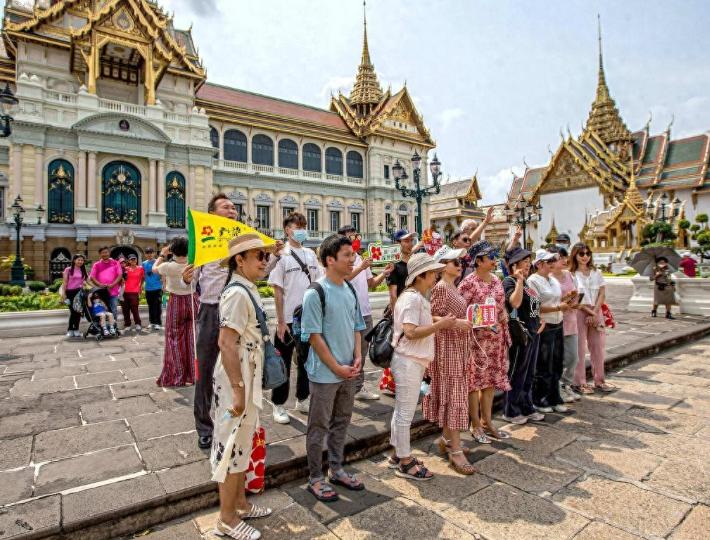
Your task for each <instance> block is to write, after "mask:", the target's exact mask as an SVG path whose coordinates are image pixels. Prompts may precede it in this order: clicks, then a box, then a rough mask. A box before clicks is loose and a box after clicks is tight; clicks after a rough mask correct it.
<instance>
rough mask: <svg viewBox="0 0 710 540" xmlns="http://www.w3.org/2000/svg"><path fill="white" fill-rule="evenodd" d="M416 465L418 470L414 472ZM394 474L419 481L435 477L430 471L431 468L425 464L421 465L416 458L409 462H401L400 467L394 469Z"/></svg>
mask: <svg viewBox="0 0 710 540" xmlns="http://www.w3.org/2000/svg"><path fill="white" fill-rule="evenodd" d="M414 467H416V468H417V471H416V472H412V469H413V468H414ZM394 474H395V475H397V476H399V477H400V478H407V479H409V480H415V481H417V482H423V481H426V480H431V479H432V478H434V475H433V474H431V473H430V472H429V469H427V468H426V467H425V466H424V465H419V464H418V463H417V461H416V460H415V459H412V461H410V462H409V463H407V464H403V463H401V464H400V465H399V468H398V469H397V470H396V471H394Z"/></svg>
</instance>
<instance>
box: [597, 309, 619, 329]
mask: <svg viewBox="0 0 710 540" xmlns="http://www.w3.org/2000/svg"><path fill="white" fill-rule="evenodd" d="M601 312H602V317H604V326H606V327H607V328H616V319H615V318H614V313H613V312H612V311H611V308H610V307H609V306H608V305H607V304H602V306H601Z"/></svg>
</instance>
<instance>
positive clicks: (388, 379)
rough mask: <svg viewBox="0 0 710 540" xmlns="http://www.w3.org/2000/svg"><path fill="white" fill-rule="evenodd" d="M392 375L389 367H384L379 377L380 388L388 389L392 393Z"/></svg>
mask: <svg viewBox="0 0 710 540" xmlns="http://www.w3.org/2000/svg"><path fill="white" fill-rule="evenodd" d="M394 388H395V386H394V377H393V376H392V372H391V371H390V368H385V369H384V371H383V372H382V378H381V379H380V390H389V391H390V392H392V393H393V394H394Z"/></svg>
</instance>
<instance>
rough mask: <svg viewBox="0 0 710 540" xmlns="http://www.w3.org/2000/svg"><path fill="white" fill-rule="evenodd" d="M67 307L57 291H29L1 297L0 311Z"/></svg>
mask: <svg viewBox="0 0 710 540" xmlns="http://www.w3.org/2000/svg"><path fill="white" fill-rule="evenodd" d="M60 308H66V306H65V305H64V304H63V303H62V299H61V298H60V297H59V295H58V294H55V293H28V294H20V295H13V296H2V297H0V312H7V311H37V310H44V309H60Z"/></svg>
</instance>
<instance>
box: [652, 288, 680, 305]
mask: <svg viewBox="0 0 710 540" xmlns="http://www.w3.org/2000/svg"><path fill="white" fill-rule="evenodd" d="M653 303H654V304H660V305H664V306H675V305H676V301H675V287H674V286H673V285H666V286H665V287H664V288H663V290H661V289H659V288H658V285H656V286H655V287H654V289H653Z"/></svg>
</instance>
